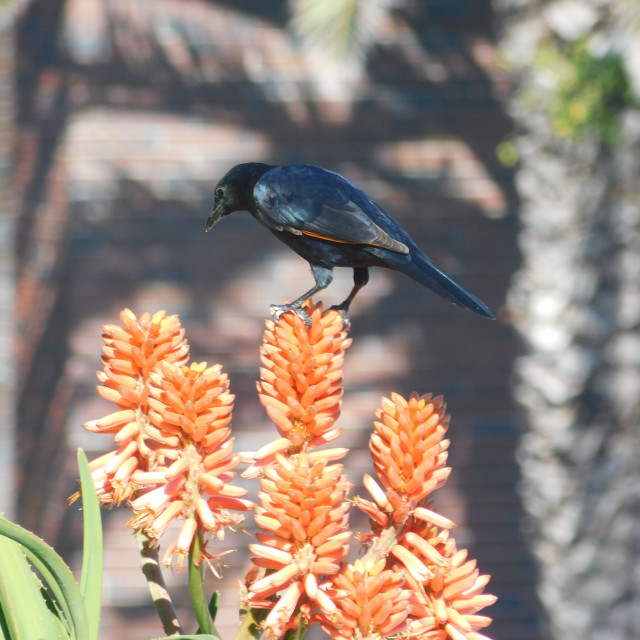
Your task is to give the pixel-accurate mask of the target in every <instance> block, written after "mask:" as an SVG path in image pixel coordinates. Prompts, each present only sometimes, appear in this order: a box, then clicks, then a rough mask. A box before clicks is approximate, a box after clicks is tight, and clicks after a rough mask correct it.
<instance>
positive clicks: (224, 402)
mask: <svg viewBox="0 0 640 640" xmlns="http://www.w3.org/2000/svg"><path fill="white" fill-rule="evenodd" d="M233 400H234V396H233V395H232V394H231V393H229V379H228V377H227V375H226V374H224V373H222V368H221V367H220V365H216V366H214V367H209V368H207V365H206V363H197V364H196V363H192V364H191V365H190V366H188V367H187V366H180V367H179V366H176V365H173V364H170V363H162V365H161V366H160V368H159V369H157V370H155V371H154V372H152V373H151V375H150V394H149V398H148V403H149V407H150V410H149V419H150V422H151V425H150V426H149V427H148V429H147V438H148V440H147V445H148V447H149V448H150V449H151V450H153V451H154V452H155V453H156V455H158V456H160V457H161V459H162V460H163V461H164V464H165V465H166V466H165V468H164V470H163V478H162V482H158V479H157V472H155V471H154V472H151V473H149V474H145V473H144V472H136V473H135V474H134V475H133V480H134V481H135V482H137V483H139V484H140V485H142V486H143V485H144V484H145V483H146V481H147V476H148V478H149V484H150V485H154V484H156V485H157V486H156V488H151V489H149V490H148V491H147V492H145V493H142V492H140V493H141V495H139V497H137V498H136V499H135V500H133V501H132V502H131V506H132V508H133V510H134V512H136V515H135V516H134V518H133V520H132V524H133V525H134V526H136V527H137V528H143V529H144V530H145V531H146V532H147V534H149V535H150V536H151V537H153V538H156V539H158V538H160V537H161V536H162V535H163V533H164V532H165V531H166V529H167V527H168V526H169V524H170V523H171V522H172V521H173V520H175V519H176V518H178V517H182V518H184V520H185V522H184V525H183V528H182V531H181V533H180V535H179V537H178V540H177V541H176V542H175V543H173V544H172V545H170V546H169V548H168V549H167V552H166V553H165V556H164V562H165V563H169V562H170V560H171V557H172V556H173V555H177V556H178V568H179V567H180V566H181V564H182V560H183V558H184V556H185V555H186V554H187V553H188V552H189V548H190V546H191V542H192V540H193V536H194V535H195V533H196V531H197V530H202V531H208V532H210V533H212V534H213V535H216V536H218V537H219V538H222V537H223V534H224V527H227V526H234V525H237V524H239V523H240V522H241V521H242V517H241V516H239V515H238V514H236V513H233V512H234V511H244V510H247V509H249V508H250V507H251V503H249V502H248V501H246V500H243V499H242V497H243V496H244V495H246V493H247V490H246V489H243V488H241V487H236V486H234V485H231V484H229V483H230V482H231V480H232V479H233V478H234V476H235V472H234V471H233V469H234V468H235V467H236V466H237V465H238V463H239V462H240V458H239V456H238V455H237V454H236V455H234V454H233V438H231V437H230V436H231V428H230V426H229V425H230V422H231V411H232V408H233Z"/></svg>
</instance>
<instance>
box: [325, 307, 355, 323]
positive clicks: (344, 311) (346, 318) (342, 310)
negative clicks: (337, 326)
mask: <svg viewBox="0 0 640 640" xmlns="http://www.w3.org/2000/svg"><path fill="white" fill-rule="evenodd" d="M329 311H337V312H338V313H339V314H340V317H341V318H342V327H343V329H346V328H347V327H350V326H351V316H350V315H349V307H348V306H345V305H344V303H343V304H334V305H333V306H332V307H329Z"/></svg>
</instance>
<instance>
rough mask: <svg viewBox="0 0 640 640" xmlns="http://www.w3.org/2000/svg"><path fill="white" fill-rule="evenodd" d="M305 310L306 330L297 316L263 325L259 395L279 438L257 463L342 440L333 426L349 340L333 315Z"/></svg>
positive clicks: (339, 319) (312, 308)
mask: <svg viewBox="0 0 640 640" xmlns="http://www.w3.org/2000/svg"><path fill="white" fill-rule="evenodd" d="M304 308H305V310H306V311H307V313H308V314H309V316H310V317H311V320H312V324H311V326H310V327H307V326H306V325H305V323H304V322H303V321H302V319H301V318H300V316H298V314H296V313H285V314H283V315H282V316H281V318H280V319H279V320H278V322H273V321H271V320H267V323H266V324H267V328H266V331H265V333H264V340H263V344H262V347H261V349H260V354H261V360H262V364H263V366H262V368H261V369H260V382H258V394H259V397H260V402H261V403H262V404H263V405H264V407H265V409H266V411H267V414H268V415H269V417H270V418H271V419H272V420H273V421H274V422H275V424H276V427H277V429H278V433H279V434H280V436H281V438H280V439H279V440H277V441H275V442H274V443H271V444H270V445H267V447H265V448H263V449H262V450H261V451H259V452H258V453H257V454H256V456H255V460H256V463H257V464H265V463H266V462H268V461H270V460H273V458H274V455H275V454H276V453H277V452H282V451H288V452H290V453H296V452H298V451H301V450H304V449H306V448H308V447H315V446H318V445H321V444H325V443H327V442H330V441H332V440H334V439H335V438H337V437H338V436H339V435H340V429H339V428H337V427H335V426H334V425H335V422H336V420H337V418H338V416H339V414H340V407H341V401H342V380H343V372H342V365H343V361H344V351H345V349H347V347H348V346H349V345H350V344H351V340H350V339H349V338H347V334H346V331H345V329H344V322H343V319H342V317H341V316H340V314H339V313H338V312H337V311H335V310H328V311H324V312H323V310H322V305H321V304H317V305H315V306H311V303H310V302H306V303H305V304H304ZM334 459H335V458H334Z"/></svg>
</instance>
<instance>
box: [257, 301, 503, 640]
mask: <svg viewBox="0 0 640 640" xmlns="http://www.w3.org/2000/svg"><path fill="white" fill-rule="evenodd" d="M305 309H306V310H307V311H308V313H309V315H310V316H311V318H312V324H311V327H310V328H307V327H306V326H305V325H304V323H303V322H302V320H301V319H300V318H299V317H298V316H297V315H296V314H294V313H285V314H283V315H282V316H281V317H280V319H279V320H278V321H277V322H275V323H274V322H272V321H268V322H267V329H266V331H265V335H264V342H263V347H262V352H261V353H262V363H263V368H262V369H261V379H260V382H259V383H258V391H259V394H260V399H261V401H262V403H263V405H264V406H265V407H266V410H267V413H268V415H269V416H270V417H271V418H272V419H273V421H274V422H275V423H276V427H277V429H278V432H279V434H280V438H279V439H278V440H276V441H274V442H272V443H270V444H268V445H267V446H265V447H263V448H262V449H261V450H260V451H259V452H257V454H255V456H254V466H253V470H252V472H251V473H252V475H256V474H258V473H261V474H262V480H261V489H262V491H261V493H260V495H259V498H260V505H261V506H260V507H258V508H257V516H256V523H257V524H258V526H259V527H260V528H261V529H262V530H263V531H262V532H260V533H258V534H257V537H258V541H259V543H260V544H254V545H252V546H251V550H252V552H253V554H254V557H253V563H254V566H253V567H252V569H251V570H250V572H249V574H248V576H247V594H246V598H245V599H246V605H247V606H249V607H253V608H265V609H269V614H268V616H267V618H266V620H265V621H264V622H263V628H264V630H265V632H266V635H267V638H270V639H275V638H281V637H282V636H283V635H284V633H285V632H286V631H288V630H291V629H296V628H298V626H299V625H305V626H306V625H308V624H309V623H310V622H319V623H320V624H321V626H322V628H323V629H324V630H325V631H326V632H327V633H328V634H329V635H330V636H331V637H332V638H337V639H339V640H356V639H357V640H365V639H372V640H380V639H382V638H385V637H389V636H393V635H398V636H406V637H407V638H425V639H428V640H431V639H433V640H436V639H438V640H445V638H447V637H449V638H451V640H462V639H463V638H466V639H467V640H481V638H483V636H481V635H480V634H478V633H477V632H476V630H477V629H479V628H482V627H484V626H486V625H487V624H488V623H489V622H490V619H489V618H487V617H485V616H479V615H476V613H477V611H478V610H479V609H481V608H483V607H486V606H488V605H490V604H492V603H493V602H494V600H495V598H494V596H491V595H485V594H483V593H482V591H483V589H484V586H485V585H486V583H487V582H488V576H480V575H479V572H478V571H477V569H476V568H475V564H474V563H473V562H467V561H466V551H458V550H457V549H456V546H455V541H454V540H453V538H451V537H450V536H449V530H450V529H451V528H452V527H453V526H454V523H453V522H451V520H449V519H448V518H446V517H444V516H442V515H440V514H438V513H437V512H436V511H434V510H433V508H432V505H431V502H430V499H431V494H432V493H433V492H434V491H435V490H436V489H437V488H438V487H440V486H442V485H443V484H444V482H445V481H446V479H447V477H448V475H449V472H450V469H449V468H448V467H446V462H447V449H448V446H449V441H448V440H446V439H445V437H444V436H445V434H446V431H447V427H448V422H449V417H448V416H447V415H446V413H445V405H444V402H443V401H442V399H441V398H432V397H431V396H429V395H426V396H422V397H420V396H418V395H416V394H413V395H412V396H411V397H410V398H409V399H408V400H406V399H405V398H403V397H402V396H400V395H397V394H392V395H391V398H390V399H386V398H385V399H383V400H382V406H381V408H380V409H379V410H378V411H377V414H376V415H377V421H376V422H375V425H374V432H373V434H372V436H371V440H370V451H371V456H372V459H373V464H374V468H375V471H376V475H377V477H378V480H377V481H376V480H375V479H374V478H373V477H371V476H369V475H366V476H365V478H364V485H365V487H366V488H367V489H368V491H369V492H370V494H371V496H372V500H366V499H363V498H356V500H355V503H356V505H357V506H358V507H359V508H360V509H361V510H362V511H364V512H365V513H366V514H367V515H368V516H369V517H370V521H371V532H370V533H368V534H365V535H361V540H362V541H363V542H366V543H367V544H368V546H369V550H368V552H367V553H366V555H365V557H364V558H363V559H361V560H358V561H356V562H355V563H354V564H349V563H347V562H346V560H345V559H346V556H347V553H348V548H349V547H348V542H349V540H350V532H349V530H348V522H347V517H348V507H347V503H346V502H345V499H346V495H347V490H348V488H349V484H348V482H347V480H346V478H345V476H344V474H343V469H342V466H341V465H338V464H330V463H331V462H335V461H336V460H337V459H339V458H341V457H342V456H343V455H344V454H345V451H344V450H343V449H325V450H315V447H316V446H318V445H322V444H325V443H328V442H331V441H333V440H335V438H336V437H337V436H338V435H339V433H340V429H339V427H337V426H336V424H335V422H336V419H337V417H338V414H339V411H340V402H341V397H342V379H343V374H342V363H343V358H344V350H345V349H346V347H347V346H348V345H349V344H350V341H349V340H348V339H347V337H346V333H345V331H344V327H343V322H342V318H341V317H340V316H339V314H338V313H336V312H334V311H331V310H329V311H326V312H324V313H323V312H322V309H321V307H320V306H319V305H318V306H315V307H311V306H310V305H309V304H307V305H306V306H305Z"/></svg>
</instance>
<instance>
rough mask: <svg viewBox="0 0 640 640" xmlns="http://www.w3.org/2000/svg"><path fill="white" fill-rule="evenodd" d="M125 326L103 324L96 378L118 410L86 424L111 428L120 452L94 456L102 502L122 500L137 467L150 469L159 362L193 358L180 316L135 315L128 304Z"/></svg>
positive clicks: (97, 430)
mask: <svg viewBox="0 0 640 640" xmlns="http://www.w3.org/2000/svg"><path fill="white" fill-rule="evenodd" d="M120 320H121V321H122V324H123V325H124V326H122V327H119V326H117V325H113V324H108V325H105V326H104V327H103V336H102V340H103V342H104V346H103V347H102V364H103V367H104V369H103V371H102V372H99V373H98V379H99V380H100V382H101V383H102V384H103V385H104V386H99V387H98V393H99V394H100V395H101V396H102V397H103V398H105V399H106V400H109V401H110V402H113V403H115V404H116V405H117V406H118V410H117V411H115V412H113V413H110V414H109V415H107V416H105V417H103V418H100V419H99V420H91V421H89V422H86V423H85V424H84V425H83V427H84V428H85V429H87V430H88V431H93V432H95V433H113V434H114V441H115V443H116V444H117V445H118V449H117V450H116V451H110V452H109V453H107V454H105V455H104V456H101V457H100V458H98V459H96V460H93V461H92V463H91V465H90V467H91V470H92V474H93V478H94V482H95V484H96V491H97V493H98V497H99V498H100V500H101V501H102V502H104V503H109V502H115V503H117V504H119V503H121V502H122V501H123V500H126V499H128V498H130V497H131V496H132V495H133V493H134V491H135V487H134V485H133V484H132V483H131V482H130V479H131V476H132V475H133V473H134V472H135V471H136V470H137V469H139V468H140V469H143V470H145V471H146V470H150V469H153V468H154V466H155V465H156V464H157V458H156V457H155V456H154V455H153V452H152V451H151V450H150V449H149V448H148V446H147V444H146V439H147V429H148V428H149V417H148V411H149V404H148V396H149V377H150V375H151V373H152V371H154V369H156V368H157V367H158V366H159V364H160V363H161V362H173V363H175V364H182V363H184V362H186V361H187V359H188V357H189V345H188V344H187V341H186V340H185V338H184V329H183V328H182V327H181V325H180V320H179V318H178V316H175V315H174V316H167V314H166V312H165V311H159V312H157V313H155V314H154V315H153V316H151V315H150V314H148V313H144V314H142V315H141V316H140V318H137V317H136V316H135V315H134V314H133V313H132V312H131V311H130V310H129V309H124V310H123V311H122V312H121V313H120Z"/></svg>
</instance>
